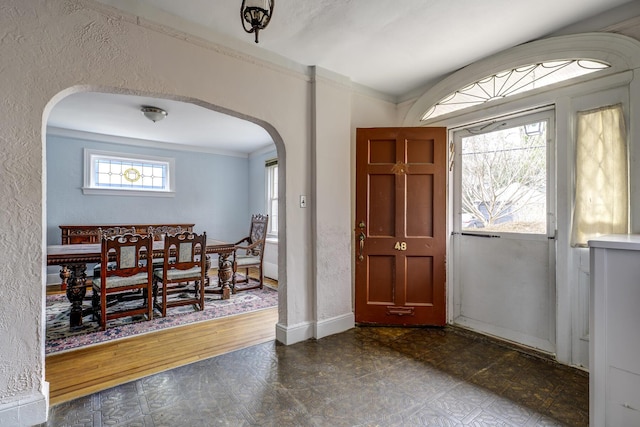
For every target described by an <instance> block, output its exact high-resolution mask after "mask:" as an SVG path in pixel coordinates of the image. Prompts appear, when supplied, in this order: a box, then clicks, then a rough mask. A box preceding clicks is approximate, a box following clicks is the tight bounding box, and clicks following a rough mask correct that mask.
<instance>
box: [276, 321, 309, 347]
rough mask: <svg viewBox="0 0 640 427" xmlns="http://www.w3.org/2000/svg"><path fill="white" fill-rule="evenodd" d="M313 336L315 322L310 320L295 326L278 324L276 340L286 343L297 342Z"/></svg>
mask: <svg viewBox="0 0 640 427" xmlns="http://www.w3.org/2000/svg"><path fill="white" fill-rule="evenodd" d="M311 338H313V324H312V323H310V322H305V323H299V324H297V325H293V326H284V325H282V324H281V323H278V324H276V340H277V341H278V342H281V343H282V344H284V345H291V344H295V343H297V342H302V341H306V340H308V339H311Z"/></svg>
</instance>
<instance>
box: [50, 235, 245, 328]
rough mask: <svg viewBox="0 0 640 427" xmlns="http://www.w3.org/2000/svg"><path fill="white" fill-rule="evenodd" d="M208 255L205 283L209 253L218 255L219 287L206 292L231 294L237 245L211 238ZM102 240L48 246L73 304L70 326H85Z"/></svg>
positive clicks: (159, 253) (159, 244)
mask: <svg viewBox="0 0 640 427" xmlns="http://www.w3.org/2000/svg"><path fill="white" fill-rule="evenodd" d="M205 254H206V256H207V278H206V282H207V283H205V285H208V284H209V282H210V280H209V276H208V271H209V268H210V258H209V255H212V254H216V255H217V256H218V287H217V288H216V290H210V289H206V288H205V289H206V290H205V292H207V291H208V292H215V293H220V294H221V295H222V299H229V298H230V297H231V281H232V277H233V257H234V254H235V245H234V244H233V243H227V242H224V241H220V240H213V239H207V244H206V247H205ZM163 256H164V241H162V240H157V241H154V242H153V251H152V257H153V258H163ZM101 257H102V254H101V244H100V243H77V244H70V245H49V246H47V265H48V266H55V265H57V266H60V279H61V280H62V282H61V285H60V288H61V290H64V291H65V292H66V295H67V298H68V300H69V302H70V303H71V312H70V315H69V327H70V328H71V329H77V328H79V327H82V318H83V316H85V315H86V314H88V313H89V312H90V310H87V309H85V308H83V301H84V297H85V295H86V292H87V283H86V282H87V264H92V263H99V262H101Z"/></svg>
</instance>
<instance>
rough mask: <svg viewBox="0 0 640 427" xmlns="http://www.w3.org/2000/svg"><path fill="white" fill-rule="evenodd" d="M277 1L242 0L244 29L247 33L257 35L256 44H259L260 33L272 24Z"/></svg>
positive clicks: (241, 16) (241, 8) (241, 15)
mask: <svg viewBox="0 0 640 427" xmlns="http://www.w3.org/2000/svg"><path fill="white" fill-rule="evenodd" d="M275 1H276V0H242V6H241V7H240V19H241V20H242V27H243V28H244V30H245V31H246V32H247V33H255V34H256V43H258V31H260V30H264V29H265V28H267V25H269V22H271V16H272V15H273V5H274V3H275Z"/></svg>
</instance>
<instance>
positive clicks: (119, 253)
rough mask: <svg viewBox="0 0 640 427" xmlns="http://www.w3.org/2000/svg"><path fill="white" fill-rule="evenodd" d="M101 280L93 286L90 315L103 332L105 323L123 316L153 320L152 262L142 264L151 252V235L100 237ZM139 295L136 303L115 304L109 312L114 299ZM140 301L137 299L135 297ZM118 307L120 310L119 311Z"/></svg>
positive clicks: (126, 234)
mask: <svg viewBox="0 0 640 427" xmlns="http://www.w3.org/2000/svg"><path fill="white" fill-rule="evenodd" d="M101 246H102V247H101V261H100V266H101V268H100V270H101V271H100V277H98V278H95V279H94V280H93V283H92V289H93V296H92V307H93V316H94V318H96V319H97V320H98V322H99V323H100V326H101V327H102V330H103V331H104V330H106V328H107V322H108V321H109V320H112V319H117V318H120V317H125V316H135V315H138V314H144V315H146V316H147V319H146V320H151V319H152V318H153V305H152V299H151V297H152V293H153V269H152V267H151V263H146V262H144V261H143V259H144V258H146V255H147V253H148V254H151V251H152V250H153V241H152V240H151V237H150V236H141V235H139V234H133V233H125V234H123V235H114V236H112V237H107V236H106V235H103V236H102V239H101ZM140 292H142V295H143V297H144V298H142V300H141V301H140V302H139V304H138V303H136V299H133V300H132V301H127V303H126V305H125V304H124V303H123V305H122V306H120V305H119V304H120V303H117V304H115V307H116V308H115V309H113V310H110V307H111V306H113V304H110V305H108V304H107V298H108V297H109V300H110V302H117V301H118V300H117V299H116V298H114V297H119V296H124V295H127V294H135V293H138V294H139V293H140ZM138 300H139V298H138ZM118 307H119V308H118Z"/></svg>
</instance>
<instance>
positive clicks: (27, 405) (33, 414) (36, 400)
mask: <svg viewBox="0 0 640 427" xmlns="http://www.w3.org/2000/svg"><path fill="white" fill-rule="evenodd" d="M43 388H44V390H43V393H40V392H34V393H32V394H31V395H29V396H26V397H22V398H20V399H18V400H16V401H15V402H10V403H5V404H2V405H0V426H15V427H22V426H25V427H27V426H34V425H38V424H42V423H44V422H46V421H47V416H48V413H49V383H48V382H45V383H44V385H43Z"/></svg>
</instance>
